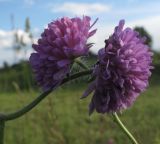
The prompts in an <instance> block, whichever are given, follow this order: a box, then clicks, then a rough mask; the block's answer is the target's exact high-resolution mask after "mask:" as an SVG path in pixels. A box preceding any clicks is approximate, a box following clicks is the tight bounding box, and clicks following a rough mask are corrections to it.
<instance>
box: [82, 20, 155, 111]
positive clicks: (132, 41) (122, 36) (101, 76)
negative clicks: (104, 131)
mask: <svg viewBox="0 0 160 144" xmlns="http://www.w3.org/2000/svg"><path fill="white" fill-rule="evenodd" d="M123 26H124V20H121V21H120V22H119V25H118V26H117V27H115V31H114V33H113V35H111V36H110V37H109V39H108V40H105V44H106V45H105V48H102V49H100V50H99V53H98V63H97V64H96V66H95V68H94V71H93V75H94V76H95V77H96V78H95V80H94V81H93V82H92V83H91V84H90V86H89V87H88V89H87V90H86V91H85V93H84V95H83V97H86V96H88V95H89V94H90V93H91V92H92V91H94V94H93V97H92V100H91V103H90V105H89V113H90V114H91V113H92V112H93V111H94V109H96V111H97V112H99V113H110V112H116V111H121V110H122V109H126V108H128V107H129V106H131V105H132V104H133V102H134V101H135V99H136V98H137V97H138V96H139V94H140V93H141V92H143V91H144V90H145V89H146V88H147V86H148V79H149V77H150V76H151V72H150V69H152V66H151V63H152V58H151V56H152V53H151V52H150V51H149V47H148V46H147V45H145V44H144V42H145V39H144V38H140V36H139V34H138V33H137V32H136V31H134V30H132V29H131V28H126V29H124V30H123ZM83 97H82V98H83Z"/></svg>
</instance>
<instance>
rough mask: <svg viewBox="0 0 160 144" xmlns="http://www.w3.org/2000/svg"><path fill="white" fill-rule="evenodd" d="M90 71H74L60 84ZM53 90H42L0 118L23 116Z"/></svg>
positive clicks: (8, 118)
mask: <svg viewBox="0 0 160 144" xmlns="http://www.w3.org/2000/svg"><path fill="white" fill-rule="evenodd" d="M91 73H92V70H86V71H82V72H78V73H75V74H73V75H71V76H69V77H67V78H65V79H64V80H63V81H62V83H61V85H62V84H64V83H66V82H68V81H70V80H73V79H76V78H78V77H81V76H84V75H88V74H91ZM52 91H53V89H50V90H48V91H45V92H43V93H42V94H41V95H39V96H38V97H37V98H36V99H35V100H33V101H32V102H31V103H30V104H28V105H26V106H25V107H23V108H22V109H20V110H18V111H16V112H14V113H10V114H3V115H1V117H0V120H3V121H9V120H13V119H16V118H19V117H21V116H23V115H24V114H25V113H27V112H29V111H30V110H32V109H33V108H34V107H35V106H36V105H37V104H39V103H40V102H41V101H42V100H43V99H44V98H45V97H46V96H47V95H48V94H50V93H51V92H52Z"/></svg>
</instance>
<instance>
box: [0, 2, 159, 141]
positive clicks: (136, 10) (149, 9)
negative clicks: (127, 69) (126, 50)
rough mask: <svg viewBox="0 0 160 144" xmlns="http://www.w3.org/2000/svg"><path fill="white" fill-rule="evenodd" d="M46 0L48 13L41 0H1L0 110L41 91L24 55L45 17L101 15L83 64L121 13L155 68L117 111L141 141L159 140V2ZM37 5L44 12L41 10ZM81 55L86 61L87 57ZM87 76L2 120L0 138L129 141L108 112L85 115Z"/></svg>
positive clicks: (20, 103) (10, 108) (93, 55)
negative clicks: (124, 107) (138, 93)
mask: <svg viewBox="0 0 160 144" xmlns="http://www.w3.org/2000/svg"><path fill="white" fill-rule="evenodd" d="M47 2H48V3H47ZM38 3H39V4H38ZM45 3H46V9H48V8H50V9H51V10H52V14H51V13H50V14H49V13H47V12H46V11H45V10H46V9H44V8H42V5H44V2H43V1H41V0H39V1H38V0H37V1H36V0H24V1H23V2H22V1H19V0H15V1H13V0H0V8H1V9H0V12H1V14H0V19H1V20H2V21H1V22H0V54H1V56H0V112H6V113H9V112H14V111H16V110H18V109H20V108H22V107H23V106H24V105H26V104H28V103H29V102H31V101H32V100H33V99H34V98H36V97H37V96H38V95H39V94H40V93H41V89H40V88H39V87H38V86H37V85H36V82H35V80H34V75H33V74H32V70H31V67H30V65H29V63H28V57H29V55H30V53H31V52H33V49H32V48H31V44H32V43H33V42H36V41H37V38H38V37H39V36H40V33H41V32H42V31H43V28H44V27H46V24H47V23H48V22H50V21H51V20H52V19H54V18H57V17H60V16H64V15H65V14H66V15H67V16H73V15H74V16H75V15H83V14H88V15H91V16H92V17H93V19H94V18H95V17H99V21H103V20H104V21H105V22H106V25H104V24H103V26H102V23H101V22H100V23H98V24H97V27H98V28H99V31H100V32H98V34H97V35H98V36H96V37H94V38H93V39H92V40H93V41H94V42H95V43H96V44H95V45H96V46H95V47H93V48H92V49H91V52H90V54H89V55H88V57H87V59H88V62H87V65H89V66H92V65H93V64H94V63H95V62H96V52H97V50H98V48H100V47H101V46H103V45H104V44H103V41H104V38H107V36H108V35H110V34H111V32H113V29H114V26H115V25H116V24H117V23H118V21H119V19H121V18H125V19H126V20H128V21H129V22H128V23H127V24H126V25H127V26H130V25H131V26H132V27H133V28H134V29H135V30H137V31H138V32H139V33H140V34H141V35H142V36H146V37H147V43H148V44H149V45H150V47H151V50H152V51H153V52H154V57H153V65H154V67H155V68H154V70H152V72H153V74H152V76H151V78H150V86H149V88H148V90H147V91H146V92H144V93H143V94H141V96H140V97H139V98H138V99H137V100H136V102H135V104H134V105H133V106H132V107H131V108H129V109H128V110H125V111H124V112H123V113H122V114H119V115H120V118H121V119H122V121H123V122H124V124H125V125H126V126H127V128H128V129H129V130H130V131H131V133H133V135H134V136H135V137H136V138H137V140H138V141H139V143H140V144H160V111H159V110H160V104H159V103H160V52H159V49H160V42H159V41H158V39H160V35H159V34H157V33H158V28H159V29H160V26H159V27H158V25H159V24H160V15H159V13H160V12H159V7H158V6H160V3H159V2H158V1H156V0H155V1H154V2H152V3H150V2H149V1H147V0H146V1H145V2H144V1H141V2H140V1H138V0H124V2H123V3H122V2H119V1H112V2H111V1H104V0H102V2H101V3H99V1H96V0H94V1H92V3H90V1H89V0H88V1H77V2H73V1H60V2H56V1H49V0H47V1H46V2H45ZM15 6H16V9H17V10H16V9H15ZM56 6H57V7H58V8H57V9H55V7H56ZM78 6H79V7H78ZM144 7H145V8H144ZM157 7H158V8H157ZM71 8H73V9H72V10H71ZM123 8H126V11H124V10H123ZM129 8H130V10H129ZM25 10H26V11H25ZM38 10H39V11H38ZM40 10H41V11H42V10H43V12H44V13H43V14H42V13H40ZM118 10H119V11H118ZM66 11H67V12H68V13H65V12H66ZM93 11H94V12H93ZM113 11H114V13H113ZM96 12H97V13H96ZM158 12H159V13H158ZM105 14H106V15H105ZM104 15H105V16H106V19H105V18H104ZM114 16H115V17H114ZM4 17H5V18H4ZM113 17H114V18H113ZM144 19H145V20H144ZM108 21H110V22H108ZM37 23H39V25H38V24H37ZM112 24H114V25H112ZM37 26H39V27H38V28H37ZM95 27H96V26H95ZM104 27H107V28H105V29H104V30H105V31H106V34H105V35H104V32H103V33H102V30H103V28H104ZM103 36H105V37H104V38H103ZM99 39H100V40H99ZM83 60H84V61H85V62H86V58H83ZM77 70H80V68H79V67H78V66H76V65H75V67H74V69H73V72H75V71H77ZM87 79H88V77H85V78H81V79H80V80H74V81H72V82H69V83H67V84H66V85H64V86H62V87H60V88H58V89H57V90H55V91H54V92H52V93H51V94H50V95H49V96H48V97H47V98H46V99H45V100H43V101H42V102H41V103H40V104H39V105H38V106H37V107H36V108H34V109H33V110H32V111H31V112H29V113H27V114H26V115H24V116H23V117H21V118H19V119H16V120H14V121H10V122H7V123H6V128H5V144H129V143H130V141H129V140H128V138H127V137H126V136H125V134H124V133H123V132H122V131H121V130H120V128H119V127H118V126H117V125H116V123H114V121H113V119H112V115H107V114H105V115H101V114H97V113H96V112H95V113H93V115H92V116H89V115H88V104H89V102H90V99H91V96H90V97H88V98H87V99H85V100H80V97H81V95H82V94H83V91H84V90H85V88H86V87H87V84H88V83H87Z"/></svg>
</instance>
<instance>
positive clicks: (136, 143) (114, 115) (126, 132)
mask: <svg viewBox="0 0 160 144" xmlns="http://www.w3.org/2000/svg"><path fill="white" fill-rule="evenodd" d="M113 117H114V119H115V122H116V123H117V124H118V125H119V126H120V128H121V129H122V130H123V131H124V133H125V134H126V135H127V136H128V138H129V139H130V140H131V142H132V143H133V144H138V142H137V141H136V139H135V138H134V137H133V135H132V134H131V133H130V132H129V131H128V130H127V128H126V127H125V126H124V124H123V123H122V122H121V120H120V118H119V117H118V115H117V113H116V112H115V113H113Z"/></svg>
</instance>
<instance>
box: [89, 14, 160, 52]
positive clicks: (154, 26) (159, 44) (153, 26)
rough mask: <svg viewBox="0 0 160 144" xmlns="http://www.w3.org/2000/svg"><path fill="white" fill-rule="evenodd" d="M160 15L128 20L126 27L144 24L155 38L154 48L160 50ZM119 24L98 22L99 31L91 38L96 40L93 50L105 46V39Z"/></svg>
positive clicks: (93, 40)
mask: <svg viewBox="0 0 160 144" xmlns="http://www.w3.org/2000/svg"><path fill="white" fill-rule="evenodd" d="M159 24H160V16H152V17H147V18H144V19H139V20H134V21H126V24H125V27H132V28H133V27H135V26H143V27H144V28H145V29H146V30H147V31H148V32H149V34H151V36H152V38H153V46H152V47H153V49H154V50H156V51H160V33H159V31H160V25H159ZM117 25H118V21H117V23H114V24H110V25H105V24H97V25H95V27H97V29H98V30H97V33H96V34H95V35H94V36H93V37H92V38H91V39H90V40H89V41H91V42H94V43H95V44H94V46H93V47H92V48H91V50H92V51H93V52H95V53H97V52H98V50H99V49H100V48H103V47H104V46H105V43H104V40H105V39H107V38H108V37H109V35H111V34H112V33H113V31H114V27H115V26H117Z"/></svg>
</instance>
